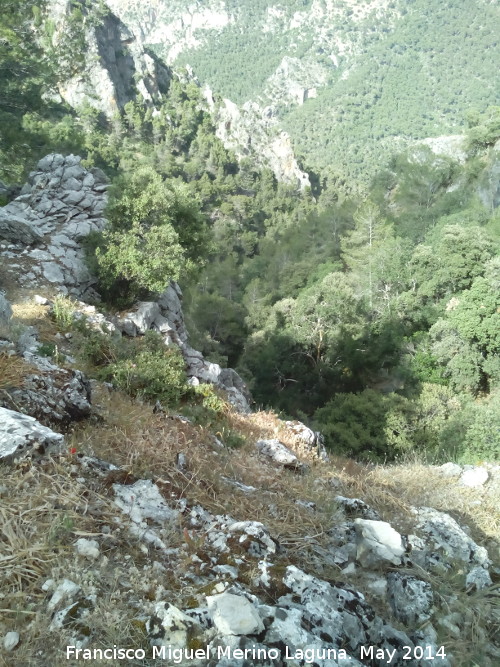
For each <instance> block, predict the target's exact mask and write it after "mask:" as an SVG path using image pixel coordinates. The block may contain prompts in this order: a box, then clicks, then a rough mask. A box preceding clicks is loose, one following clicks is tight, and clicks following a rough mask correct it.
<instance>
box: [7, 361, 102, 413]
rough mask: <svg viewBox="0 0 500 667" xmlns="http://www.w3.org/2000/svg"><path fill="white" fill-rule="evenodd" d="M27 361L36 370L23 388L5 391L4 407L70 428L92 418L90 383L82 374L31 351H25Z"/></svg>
mask: <svg viewBox="0 0 500 667" xmlns="http://www.w3.org/2000/svg"><path fill="white" fill-rule="evenodd" d="M24 359H25V360H26V361H28V362H29V363H30V364H31V365H32V366H33V367H34V372H32V373H30V372H27V373H26V374H25V375H24V377H23V387H22V388H21V389H11V390H9V391H6V392H4V396H3V398H2V402H3V403H4V404H7V405H9V406H10V407H14V406H15V407H16V409H17V410H21V411H23V412H24V413H25V414H28V415H30V416H32V417H35V418H36V419H39V420H40V421H41V422H43V423H45V424H47V425H53V424H54V423H57V424H60V425H61V426H67V425H68V424H69V423H70V422H72V421H77V420H79V419H84V418H85V417H89V416H90V413H91V410H92V406H91V391H90V383H89V381H88V379H87V378H86V377H85V375H84V374H83V373H82V372H81V371H78V370H66V369H63V368H60V367H59V366H56V365H55V364H53V363H51V362H50V361H49V360H48V359H47V358H45V357H38V356H36V354H33V353H32V352H26V353H25V354H24Z"/></svg>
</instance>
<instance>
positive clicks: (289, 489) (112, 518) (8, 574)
mask: <svg viewBox="0 0 500 667" xmlns="http://www.w3.org/2000/svg"><path fill="white" fill-rule="evenodd" d="M94 405H95V407H96V409H97V411H98V412H99V413H100V415H101V417H102V419H101V420H99V421H97V422H96V421H93V422H92V423H91V422H90V421H88V422H83V423H82V424H80V425H78V426H77V427H76V428H75V430H74V432H73V433H72V434H71V435H70V436H68V439H67V445H68V447H69V448H75V449H76V450H77V456H78V454H91V455H95V456H98V457H99V458H102V459H104V460H106V461H109V462H112V463H114V464H116V465H119V466H121V467H123V468H124V469H125V470H126V471H127V472H128V475H127V474H125V475H124V474H123V473H111V474H108V475H107V476H105V477H104V478H103V479H101V478H98V477H96V476H92V474H91V473H90V474H88V475H87V477H86V478H83V479H82V478H81V475H82V474H83V473H82V471H81V468H80V467H78V466H75V465H74V460H73V458H72V457H71V456H67V457H62V458H61V459H60V460H57V461H48V462H45V463H42V464H39V465H34V464H33V465H32V464H28V463H27V464H24V465H22V466H20V467H18V468H4V469H2V468H0V486H1V485H3V486H4V487H5V490H4V492H3V497H2V498H0V521H3V525H4V526H5V528H4V536H3V538H2V542H0V544H1V546H2V549H1V551H2V556H3V555H4V554H5V556H6V557H4V559H3V560H2V559H0V578H1V579H2V580H1V582H0V583H1V586H0V590H1V591H2V594H3V597H1V598H0V609H1V610H2V612H1V613H0V617H2V618H3V620H1V621H0V635H2V634H5V632H7V631H8V630H17V631H18V632H19V633H20V634H21V637H22V640H23V641H22V644H21V646H20V647H19V649H17V650H16V652H15V661H13V662H12V663H11V664H12V665H16V666H17V665H23V666H26V667H32V666H34V667H38V665H40V667H42V666H43V667H45V665H47V664H53V665H55V666H59V665H63V664H64V665H71V661H66V659H65V656H64V646H65V645H66V644H67V643H68V641H69V640H70V638H71V635H70V633H69V630H68V631H57V632H50V631H49V625H50V618H49V614H48V612H47V611H46V608H45V606H44V600H45V599H46V597H47V596H46V594H45V593H44V592H43V591H42V590H41V586H42V584H43V582H44V581H45V580H46V579H48V578H53V579H55V580H60V579H63V578H68V579H71V580H73V581H75V582H77V583H79V585H81V586H82V589H83V590H84V591H85V592H86V594H88V593H89V592H90V593H91V592H92V591H93V590H96V591H98V604H97V605H96V608H95V609H94V610H93V611H91V612H90V614H89V616H88V617H87V618H86V619H85V623H86V624H87V625H88V626H89V628H90V629H91V631H92V636H93V641H92V646H95V647H99V646H100V647H109V646H113V645H114V644H116V645H119V646H134V647H140V646H142V645H143V642H144V641H145V639H144V632H143V629H142V628H141V627H140V624H137V623H136V621H135V620H134V619H135V616H136V614H137V610H138V609H139V610H144V609H145V608H146V607H147V604H148V601H149V602H153V601H154V600H155V599H166V598H168V599H169V601H171V602H173V603H174V604H177V605H178V606H179V607H181V608H182V606H183V605H187V604H188V603H189V604H191V601H192V600H196V599H198V598H199V597H200V596H202V594H203V593H204V591H200V590H198V589H197V588H196V586H195V585H193V586H189V585H187V584H186V582H185V581H183V579H182V576H183V573H184V572H186V570H187V569H189V568H192V560H191V557H192V556H193V555H194V554H196V555H197V556H199V557H200V558H202V559H203V557H204V536H203V535H202V534H200V535H197V534H196V531H193V530H192V529H190V531H189V534H188V536H189V538H188V539H187V538H186V537H185V533H184V531H183V528H184V527H185V526H184V524H183V521H184V520H183V518H182V517H181V518H180V519H179V522H178V523H176V522H174V523H173V524H172V527H171V534H170V535H169V538H168V541H169V546H173V547H176V548H178V550H179V551H178V557H176V556H171V557H169V558H171V559H172V560H170V561H169V560H168V558H167V560H165V558H164V557H163V556H162V555H160V554H159V553H158V552H157V551H156V552H155V551H154V550H152V549H150V548H149V547H145V546H144V545H141V544H140V542H139V541H136V540H131V539H130V536H129V534H128V532H127V519H124V517H123V515H122V514H121V513H120V512H119V510H118V508H116V507H115V506H114V505H113V503H112V502H110V500H111V497H112V490H111V485H112V484H113V483H114V482H121V483H127V482H133V481H134V479H135V478H150V479H152V480H154V481H155V482H156V483H157V484H158V486H159V487H160V489H161V491H162V493H163V495H164V497H165V499H166V500H167V501H168V500H169V499H170V498H172V497H173V498H176V499H177V498H186V499H187V500H188V502H189V503H190V504H197V503H198V504H200V505H202V506H203V507H205V508H206V509H208V510H209V511H211V512H212V513H215V514H226V513H229V514H231V516H233V517H234V518H235V519H236V520H256V521H261V522H262V523H264V524H265V525H266V527H267V528H268V529H269V532H270V534H271V535H272V536H273V537H275V538H277V539H278V541H279V543H280V544H281V546H282V547H284V548H285V549H286V556H285V561H283V562H286V563H289V562H293V563H295V564H297V565H298V566H299V567H302V568H304V569H306V570H308V571H309V572H311V573H312V574H317V575H318V576H322V577H324V578H327V579H333V580H338V579H339V578H341V579H342V580H346V579H347V581H349V583H350V584H352V585H354V586H356V585H357V583H358V579H357V577H359V576H360V574H355V575H353V576H351V577H346V575H343V574H342V575H341V574H340V572H339V570H338V569H335V568H333V567H330V570H328V568H325V567H324V566H322V563H321V560H322V554H324V553H325V551H324V550H325V549H328V548H329V544H330V543H329V537H328V532H329V531H330V530H332V529H333V528H334V527H335V525H336V524H337V523H340V522H342V521H344V520H345V517H344V515H343V513H342V512H340V511H339V509H338V507H337V505H336V503H335V501H334V498H335V496H336V495H337V494H341V495H345V496H348V497H360V498H362V499H363V500H365V502H367V503H369V504H370V505H371V506H372V507H373V508H374V509H376V510H377V511H378V512H379V513H380V514H381V517H382V518H383V519H384V520H386V521H389V522H390V523H391V524H392V525H393V526H394V527H395V528H396V529H398V530H400V531H401V532H407V531H409V530H411V527H412V515H411V513H410V511H409V510H410V506H412V505H413V506H415V505H417V506H418V505H429V506H432V507H435V508H436V509H439V510H442V511H445V512H449V513H450V514H452V515H453V516H455V518H457V519H458V520H459V521H460V523H465V524H467V525H469V526H470V527H471V530H472V536H473V537H474V538H475V539H476V540H477V541H478V542H480V543H483V544H485V543H487V542H488V540H490V541H491V542H492V543H493V541H494V539H495V536H496V535H498V527H499V523H498V522H499V520H500V519H499V513H498V507H499V506H500V503H499V497H498V489H497V491H496V492H495V491H494V490H491V491H490V490H488V487H485V489H463V488H461V487H459V486H458V485H457V484H456V481H454V480H449V479H444V478H442V477H441V476H440V475H439V474H438V473H437V472H436V471H434V470H432V469H430V468H428V467H426V466H423V465H420V464H418V463H411V464H408V465H405V466H403V465H401V466H391V467H384V466H368V465H362V464H358V463H355V462H353V461H350V460H348V459H345V458H341V457H333V458H332V460H331V462H330V463H328V464H321V463H319V462H318V461H316V460H315V459H314V457H312V456H310V457H307V456H306V455H305V454H304V451H303V450H302V449H301V448H300V447H298V449H297V446H298V445H297V441H296V437H295V436H294V435H293V434H292V433H290V432H289V431H288V429H286V427H285V426H284V424H283V422H281V421H280V420H279V419H278V418H277V417H276V416H275V415H274V414H273V413H270V412H260V413H256V414H253V415H249V416H242V415H238V414H236V413H234V412H232V411H231V410H228V411H227V414H226V417H225V418H226V420H227V423H228V426H229V428H231V429H233V430H234V431H236V432H237V433H240V434H241V435H242V436H243V437H244V439H245V444H244V445H243V446H242V447H241V448H240V449H237V450H231V449H227V448H220V447H218V446H217V444H216V443H215V441H214V438H213V435H212V433H211V432H210V431H209V430H208V429H207V428H204V427H202V426H196V425H194V424H190V423H185V422H184V421H182V420H181V419H179V418H178V417H175V416H168V415H164V414H153V411H152V407H151V405H147V404H143V403H141V402H140V401H137V400H134V399H131V398H129V397H128V396H126V395H124V394H122V393H121V392H117V391H109V390H108V389H106V388H105V387H103V386H101V387H98V388H97V389H96V391H95V392H94ZM270 437H277V438H279V439H280V440H281V441H282V442H283V443H284V444H286V445H287V446H289V447H291V448H292V449H296V451H297V454H298V456H299V457H300V458H301V460H303V461H304V463H306V464H307V465H308V466H309V472H308V473H306V474H302V475H301V474H297V473H295V472H293V471H289V470H283V469H281V468H278V467H276V466H274V465H273V464H271V463H270V462H268V461H267V460H265V459H263V458H261V457H260V456H259V454H258V453H257V451H256V449H255V446H254V443H255V441H256V440H257V439H259V438H270ZM179 453H183V454H185V456H186V458H187V468H186V469H185V470H183V471H181V470H178V469H177V467H176V465H175V461H176V456H177V455H178V454H179ZM225 478H226V479H228V480H235V481H237V482H240V483H242V484H245V485H248V486H253V487H255V488H256V489H257V492H254V493H245V492H243V491H241V490H240V489H238V488H235V487H234V486H233V485H231V483H230V482H228V481H226V479H225ZM297 500H302V501H306V502H310V503H314V504H315V509H314V510H311V509H308V508H307V507H304V506H302V505H298V504H297V502H296V501H297ZM13 507H15V508H16V511H15V514H13V513H12V508H13ZM108 528H111V530H109V531H108ZM82 535H86V536H97V537H98V538H99V541H100V544H101V553H102V557H104V558H105V560H101V561H100V562H99V567H98V568H97V570H98V572H97V574H96V566H95V564H94V563H89V562H88V561H85V560H84V559H82V558H81V557H77V556H75V551H74V542H75V540H76V539H77V538H78V537H79V536H82ZM486 546H490V545H489V544H486ZM492 555H493V554H492ZM155 560H160V561H161V564H162V567H163V568H165V569H163V570H158V571H155V570H154V567H153V562H154V561H155ZM281 566H282V564H280V561H279V559H278V563H277V566H276V568H277V572H278V573H279V572H280V570H279V568H280V567H281ZM239 569H240V578H241V579H242V580H243V581H245V582H246V583H247V585H248V586H249V587H250V588H251V582H252V579H253V576H254V574H255V563H253V561H251V560H249V561H248V563H246V564H244V565H242V566H240V568H239ZM455 575H456V580H455V579H454V578H453V577H454V576H455ZM455 575H452V576H450V577H449V578H448V579H446V578H444V579H443V577H440V578H439V579H438V578H435V579H431V575H428V574H427V573H418V576H422V577H424V578H425V577H426V578H428V579H429V580H430V581H431V584H432V586H433V588H434V590H435V591H436V592H437V596H438V604H439V606H440V608H441V609H442V610H443V615H444V613H445V612H446V610H447V607H448V606H449V607H450V608H453V609H454V610H456V609H457V608H458V609H459V610H460V613H462V612H463V614H467V615H468V616H467V624H466V628H465V629H464V632H463V634H462V635H461V636H460V637H459V638H457V637H455V636H453V634H452V633H451V634H450V632H449V631H448V630H447V629H446V628H441V629H439V633H440V641H442V642H443V643H444V644H445V645H446V646H447V647H448V648H449V649H450V651H452V652H453V653H454V654H455V655H459V654H460V651H462V652H463V654H464V655H465V656H473V658H471V660H472V659H473V661H474V662H463V663H460V658H458V659H457V663H456V664H463V667H466V665H471V664H474V663H476V664H477V665H481V667H482V664H487V663H486V662H484V661H483V662H481V655H480V647H481V642H483V643H484V641H485V638H486V637H487V636H489V635H491V633H492V632H493V631H494V628H495V627H498V600H497V598H494V597H492V596H491V594H490V593H491V592H490V591H488V593H484V592H478V593H477V594H474V595H472V596H470V595H467V594H466V593H465V592H464V591H463V573H455ZM255 592H256V593H260V591H257V590H256V591H255ZM277 594H279V593H277ZM379 611H380V613H382V614H383V615H387V609H386V608H383V607H380V609H379ZM492 619H493V620H492ZM495 623H496V624H497V626H495V625H494V624H495ZM457 643H459V644H460V646H459V649H460V650H459V651H457V648H456V647H457ZM37 656H39V657H37ZM75 664H77V663H75ZM109 664H113V662H112V661H110V663H109ZM117 664H118V663H117ZM138 664H139V663H138ZM149 664H152V663H151V662H149Z"/></svg>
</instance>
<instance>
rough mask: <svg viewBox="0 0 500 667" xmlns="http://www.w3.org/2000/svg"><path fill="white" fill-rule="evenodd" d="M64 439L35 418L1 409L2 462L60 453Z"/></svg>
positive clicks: (0, 437)
mask: <svg viewBox="0 0 500 667" xmlns="http://www.w3.org/2000/svg"><path fill="white" fill-rule="evenodd" d="M63 444H64V438H63V436H62V435H61V434H59V433H54V431H52V430H51V429H50V428H46V427H45V426H43V425H42V424H40V422H38V421H37V420H36V419H34V418H33V417H28V416H27V415H22V414H20V413H19V412H14V411H13V410H7V409H6V408H2V407H0V461H9V460H11V459H15V458H23V457H25V456H42V455H45V454H49V453H52V452H59V451H60V450H61V448H62V446H63Z"/></svg>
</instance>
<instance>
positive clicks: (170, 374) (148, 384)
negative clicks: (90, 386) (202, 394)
mask: <svg viewBox="0 0 500 667" xmlns="http://www.w3.org/2000/svg"><path fill="white" fill-rule="evenodd" d="M102 376H103V377H105V378H107V379H109V380H111V382H113V385H114V386H115V387H117V389H121V390H122V391H125V392H127V393H128V394H130V395H131V396H138V397H140V398H145V399H147V400H150V401H153V400H159V401H160V402H161V403H163V404H165V405H175V404H177V403H178V402H179V400H180V399H181V397H182V396H183V395H184V394H185V393H186V390H187V386H186V374H185V370H184V360H183V358H182V355H181V353H180V351H179V350H177V349H173V348H166V349H165V350H163V351H161V352H157V351H153V350H148V349H144V350H141V351H140V352H139V353H138V354H137V355H136V356H134V357H133V358H132V359H123V360H118V361H116V362H113V363H111V364H110V365H109V366H107V367H106V369H105V371H104V372H103V373H102Z"/></svg>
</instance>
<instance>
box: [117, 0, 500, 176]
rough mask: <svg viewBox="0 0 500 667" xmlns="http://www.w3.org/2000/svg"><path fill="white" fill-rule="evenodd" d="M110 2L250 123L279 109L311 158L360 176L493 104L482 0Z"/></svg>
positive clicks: (489, 20) (488, 10) (491, 15)
mask: <svg viewBox="0 0 500 667" xmlns="http://www.w3.org/2000/svg"><path fill="white" fill-rule="evenodd" d="M108 5H109V6H110V7H111V8H112V10H113V11H114V12H115V13H116V14H117V15H118V16H119V17H120V18H121V20H122V21H123V22H124V23H125V24H126V25H127V26H130V28H131V30H132V31H133V32H134V33H135V34H136V35H138V36H139V37H140V39H141V40H142V42H143V43H144V44H147V45H148V46H150V47H151V48H152V49H154V50H155V52H156V53H158V54H159V55H160V56H161V57H162V58H163V59H164V60H165V61H166V62H168V63H169V64H175V65H176V66H179V65H188V66H190V67H192V68H193V70H194V74H195V75H196V76H197V77H198V78H199V80H200V82H201V83H202V84H208V85H209V86H210V88H211V89H212V90H213V91H214V92H215V93H216V94H219V95H221V96H222V97H223V98H226V99H228V100H231V101H232V102H233V103H236V104H238V105H239V106H243V108H244V109H245V110H246V113H248V110H249V109H252V110H253V119H252V124H253V125H254V127H255V128H258V127H260V126H262V124H263V125H264V126H265V125H269V120H268V119H269V117H272V118H274V122H275V124H276V125H277V126H278V127H279V128H280V129H282V130H286V131H287V132H288V133H289V135H290V136H291V140H292V143H293V147H294V149H295V151H296V152H298V153H299V154H300V155H303V156H305V157H306V160H307V164H309V165H310V166H312V167H314V168H318V167H320V168H321V169H325V168H327V167H328V168H330V169H332V171H333V173H341V174H342V175H344V176H346V175H347V176H349V177H350V178H351V179H352V180H356V181H357V182H364V183H365V184H366V183H367V176H368V175H373V173H374V171H375V170H376V169H378V168H379V167H380V163H381V159H380V158H381V155H382V156H383V158H384V161H385V159H387V158H388V157H389V155H390V153H392V152H394V150H396V149H397V148H401V147H402V146H404V145H405V144H406V142H407V141H408V140H410V141H411V140H412V139H423V138H425V137H433V136H438V135H440V134H447V133H451V132H456V131H457V128H463V127H464V125H465V117H466V114H467V113H468V112H469V111H471V110H472V109H477V110H479V111H484V110H485V109H486V107H487V106H488V105H491V104H495V103H496V95H495V92H496V91H495V86H494V85H493V81H494V80H495V75H496V69H497V68H498V62H499V59H498V45H497V34H498V30H499V29H500V15H499V12H498V7H497V6H495V4H494V3H491V2H487V1H486V0H474V2H472V3H471V2H469V1H468V0H453V1H452V2H448V3H446V4H445V5H442V6H440V8H439V10H437V11H436V6H435V3H432V2H430V1H429V0H415V1H414V2H411V3H409V2H405V1H404V0H393V1H389V0H369V1H366V2H351V1H350V0H314V1H311V0H307V1H305V2H302V1H300V2H299V1H298V0H294V1H293V2H287V3H282V4H280V3H273V2H270V0H252V2H245V3H243V4H242V3H237V2H233V1H231V0H210V1H209V2H196V1H192V0H182V1H180V0H178V1H177V2H167V1H166V0H165V1H162V0H158V1H157V2H155V3H154V4H152V3H148V4H147V5H145V4H144V3H140V2H137V1H136V0H110V1H109V2H108ZM464 44H465V45H466V47H464ZM485 51H487V52H488V53H489V54H490V56H491V57H490V58H484V56H483V54H484V52H485ZM225 104H226V103H225V102H223V103H222V106H223V107H224V105H225ZM244 139H245V137H244V136H243V137H239V138H238V137H234V140H235V141H236V140H239V143H240V144H241V145H243V146H245V143H244ZM258 152H259V151H258V150H257V151H256V154H257V155H258Z"/></svg>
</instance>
